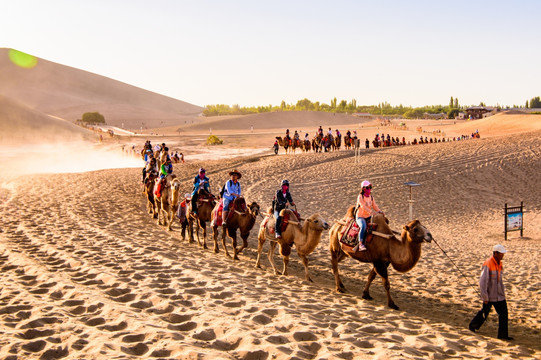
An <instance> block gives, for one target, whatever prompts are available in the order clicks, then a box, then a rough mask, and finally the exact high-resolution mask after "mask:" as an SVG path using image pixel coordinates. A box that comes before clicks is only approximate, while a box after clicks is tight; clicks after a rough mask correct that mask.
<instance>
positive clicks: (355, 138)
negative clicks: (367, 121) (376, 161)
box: [353, 130, 357, 140]
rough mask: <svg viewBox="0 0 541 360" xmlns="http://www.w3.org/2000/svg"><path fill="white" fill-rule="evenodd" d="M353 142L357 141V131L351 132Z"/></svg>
mask: <svg viewBox="0 0 541 360" xmlns="http://www.w3.org/2000/svg"><path fill="white" fill-rule="evenodd" d="M353 140H357V130H353Z"/></svg>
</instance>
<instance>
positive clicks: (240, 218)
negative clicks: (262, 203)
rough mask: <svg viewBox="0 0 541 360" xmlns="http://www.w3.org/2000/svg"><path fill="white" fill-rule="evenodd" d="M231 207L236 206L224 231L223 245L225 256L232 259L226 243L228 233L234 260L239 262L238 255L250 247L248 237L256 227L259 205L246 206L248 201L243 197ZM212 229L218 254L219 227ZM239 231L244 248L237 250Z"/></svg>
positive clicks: (213, 212)
mask: <svg viewBox="0 0 541 360" xmlns="http://www.w3.org/2000/svg"><path fill="white" fill-rule="evenodd" d="M231 205H232V206H234V208H233V211H230V213H229V216H228V219H227V225H226V226H225V229H223V230H224V231H222V245H223V247H224V251H225V256H227V257H231V255H229V252H228V251H227V245H226V243H225V240H226V233H227V236H229V237H230V238H231V240H232V241H233V244H232V245H233V260H239V257H238V254H240V252H241V251H242V250H244V248H246V247H247V246H248V236H249V235H250V230H252V228H253V227H254V224H255V220H256V218H257V216H258V215H259V205H258V204H257V203H256V202H252V203H251V204H250V205H249V206H246V200H244V198H243V197H242V196H241V197H238V198H236V199H235V200H234V201H233V202H232V203H231V204H230V209H231ZM216 206H220V204H217V205H216ZM215 210H216V209H215ZM215 210H213V211H212V220H213V222H212V223H213V224H214V223H215V222H214V216H215V214H216V211H215ZM212 229H213V232H214V252H216V253H217V252H219V250H218V226H216V225H213V227H212ZM237 229H238V230H239V232H240V237H241V239H242V246H241V247H239V248H237Z"/></svg>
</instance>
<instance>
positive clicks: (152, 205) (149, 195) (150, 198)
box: [143, 171, 158, 219]
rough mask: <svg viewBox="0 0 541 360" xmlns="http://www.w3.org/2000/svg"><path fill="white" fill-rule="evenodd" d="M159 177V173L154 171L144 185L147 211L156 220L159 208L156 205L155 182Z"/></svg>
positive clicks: (148, 175) (149, 174)
mask: <svg viewBox="0 0 541 360" xmlns="http://www.w3.org/2000/svg"><path fill="white" fill-rule="evenodd" d="M157 177H158V173H156V172H155V171H152V172H150V173H148V174H147V178H146V179H145V184H144V189H143V191H144V193H145V197H146V199H147V209H148V213H149V214H151V215H152V217H153V218H154V219H156V218H157V217H158V208H157V205H156V197H155V196H154V184H155V180H156V178H157Z"/></svg>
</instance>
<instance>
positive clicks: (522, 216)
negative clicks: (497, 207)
mask: <svg viewBox="0 0 541 360" xmlns="http://www.w3.org/2000/svg"><path fill="white" fill-rule="evenodd" d="M520 215H521V219H522V224H520V237H522V234H523V231H524V202H522V201H521V202H520Z"/></svg>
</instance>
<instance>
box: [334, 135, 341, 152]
mask: <svg viewBox="0 0 541 360" xmlns="http://www.w3.org/2000/svg"><path fill="white" fill-rule="evenodd" d="M340 146H342V137H341V136H335V137H334V148H335V149H336V150H340Z"/></svg>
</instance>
